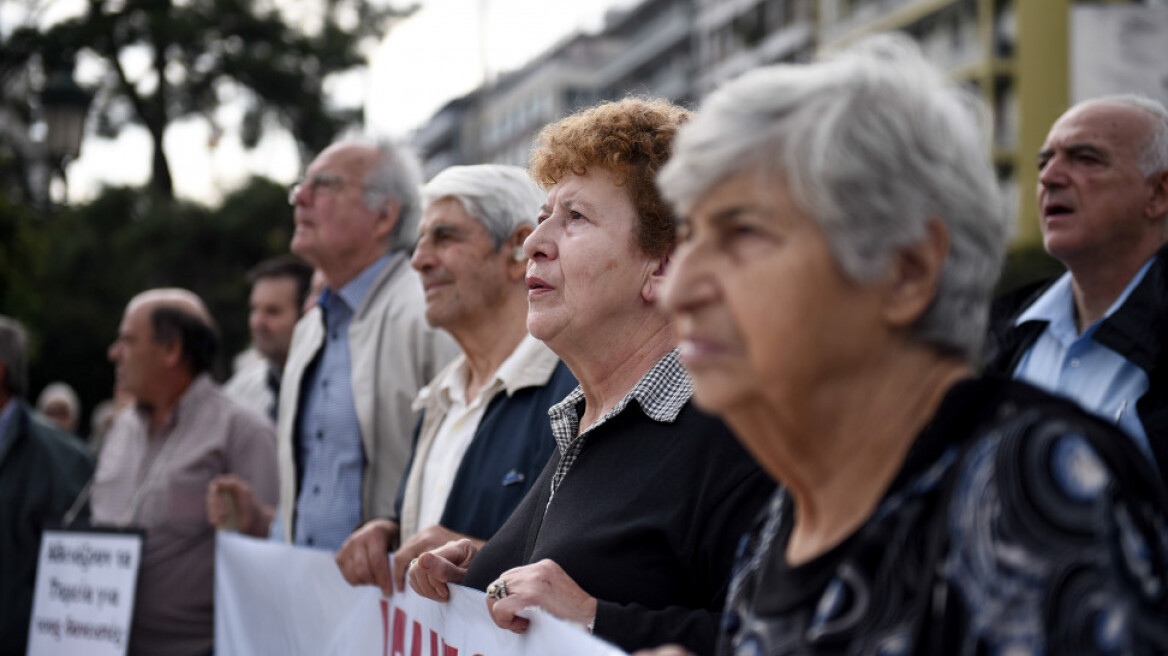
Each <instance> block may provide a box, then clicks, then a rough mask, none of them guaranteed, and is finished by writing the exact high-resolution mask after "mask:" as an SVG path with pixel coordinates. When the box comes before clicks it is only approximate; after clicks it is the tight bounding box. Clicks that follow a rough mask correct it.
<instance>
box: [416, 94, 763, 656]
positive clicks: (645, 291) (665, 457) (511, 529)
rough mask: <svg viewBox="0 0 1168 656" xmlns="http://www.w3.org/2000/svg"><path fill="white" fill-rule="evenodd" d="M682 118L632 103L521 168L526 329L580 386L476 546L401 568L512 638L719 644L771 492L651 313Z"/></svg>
mask: <svg viewBox="0 0 1168 656" xmlns="http://www.w3.org/2000/svg"><path fill="white" fill-rule="evenodd" d="M687 119H688V113H687V112H686V111H685V110H683V109H681V108H679V107H676V106H674V105H671V104H669V103H667V102H664V101H643V100H632V99H627V100H624V101H621V102H616V103H606V104H603V105H600V106H597V107H593V108H591V109H588V110H585V111H583V112H580V113H578V114H575V115H573V116H569V117H568V118H566V119H564V120H562V121H560V122H558V123H555V124H553V125H551V126H548V127H547V128H545V129H544V131H543V132H542V133H541V135H540V143H539V145H538V147H537V149H536V151H535V153H534V154H533V156H532V165H531V172H532V175H533V177H534V178H535V180H536V182H538V183H540V184H541V185H542V186H543V187H545V188H546V189H547V190H548V198H547V203H546V204H545V205H544V207H543V209H542V211H541V213H540V216H539V225H538V227H537V228H536V230H535V232H533V233H532V234H531V236H530V237H528V239H527V241H526V243H525V245H524V250H525V251H526V253H527V256H528V257H529V258H530V260H529V264H528V268H527V282H528V288H529V296H528V317H527V327H528V330H529V331H530V332H531V334H532V335H533V336H535V337H536V338H538V339H541V340H543V341H544V342H545V343H546V344H547V345H548V346H549V347H550V348H551V349H552V350H553V351H555V352H556V354H558V355H559V356H560V357H561V358H562V359H563V360H564V362H565V363H567V365H568V367H569V368H571V370H572V373H573V374H575V375H576V378H577V380H579V381H580V386H579V387H578V388H577V389H576V390H575V391H574V392H573V393H572V394H570V395H569V396H568V397H567V398H566V399H564V401H563V402H561V403H559V404H558V405H556V406H554V407H553V408H552V409H551V410H550V411H549V415H550V418H551V421H552V430H553V433H554V434H555V436H556V441H557V446H558V449H557V451H556V452H555V454H554V455H553V457H552V459H551V461H550V462H549V463H548V466H547V467H546V468H545V469H544V471H543V473H542V475H541V477H540V480H539V481H537V482H536V484H535V485H534V487H533V488H532V490H531V492H530V493H529V494H528V496H527V498H526V499H524V501H523V502H522V503H521V504H520V505H519V507H518V508H517V509H516V510H515V513H514V514H513V515H512V516H511V518H510V519H509V520H508V521H507V523H506V524H504V526H503V527H502V528H500V529H499V532H498V533H496V534H495V536H494V537H492V538H491V539H490V540H488V542H487V543H486V545H485V546H483V548H482V549H481V550H477V551H476V549H475V548H474V546H473V545H472V544H471V543H470V542H469V541H460V542H451V543H449V544H447V545H445V546H444V547H442V548H440V549H437V550H434V551H431V552H427V553H425V554H423V555H422V556H421V557H420V558H419V559H418V560H417V561H416V562H415V563H414V564H413V566H411V567H410V573H409V577H410V583H411V585H412V586H413V588H414V589H415V590H416V591H417V592H419V593H420V594H423V595H425V596H428V597H430V598H432V599H439V600H442V599H445V598H446V597H447V596H448V590H447V588H446V584H447V583H464V584H466V585H468V586H471V587H475V588H478V589H485V590H487V592H488V599H487V604H488V607H489V609H490V612H491V615H492V617H493V618H494V620H495V622H496V623H497V624H498V625H499V626H501V627H504V628H509V629H511V630H515V631H522V630H524V629H525V628H526V625H527V620H525V619H523V618H521V617H518V616H517V614H516V613H517V612H519V611H521V610H522V609H524V608H527V607H529V606H538V607H540V608H542V609H544V610H545V611H548V612H550V613H551V614H552V615H555V616H557V617H560V618H562V619H566V620H569V621H573V622H576V623H578V624H580V625H583V626H586V627H588V628H589V629H590V630H592V631H593V632H594V633H595V634H597V635H598V636H600V637H602V638H605V639H607V640H609V641H611V642H614V643H616V644H617V645H619V646H621V647H623V648H625V649H636V648H640V647H645V646H650V645H656V644H659V643H661V642H662V641H663V640H669V641H672V642H678V643H680V644H683V645H685V646H686V647H688V648H689V649H691V650H693V651H695V652H698V653H704V652H709V651H711V650H712V649H713V645H714V635H715V631H716V627H717V622H718V616H719V612H720V611H721V608H722V603H723V601H722V599H723V597H724V596H725V592H726V586H727V582H728V579H729V574H730V565H731V562H732V560H733V552H734V549H735V546H736V543H737V537H738V536H739V535H741V534H743V533H744V531H745V530H746V528H747V527H748V526H749V524H750V521H751V519H752V517H753V516H754V515H755V513H756V512H758V511H759V510H760V509H761V507H762V503H763V501H764V499H765V498H766V497H767V496H768V495H769V493H770V490H771V489H772V488H773V483H772V482H771V481H770V480H769V479H768V478H767V477H766V476H765V474H763V473H762V472H761V470H760V469H758V468H757V467H756V466H755V465H754V464H752V462H751V461H750V458H749V456H748V455H747V454H746V453H745V452H744V451H743V450H742V449H741V448H740V447H739V446H738V445H737V444H736V442H735V440H734V438H733V436H732V435H731V434H730V432H729V431H728V429H727V428H726V426H725V425H724V424H722V423H721V422H720V421H719V420H717V419H714V418H713V417H711V416H709V415H706V414H704V413H703V412H702V411H700V410H698V409H697V408H695V407H694V406H693V405H692V403H691V402H690V396H691V394H692V391H693V385H692V383H691V382H690V379H689V376H688V374H686V372H685V370H684V368H683V367H682V366H681V363H680V361H679V359H678V352H677V350H676V348H675V344H676V339H675V337H674V333H673V330H672V328H671V326H670V323H669V319H668V317H667V316H666V315H665V314H664V313H663V312H662V310H660V309H659V308H658V307H657V300H658V296H659V295H660V290H661V284H662V281H663V275H664V273H665V269H666V266H667V264H668V262H669V253H670V252H671V250H672V248H673V245H674V240H675V236H676V232H675V228H674V224H673V215H672V212H671V211H670V209H669V207H668V206H667V205H666V204H665V203H664V201H663V200H662V199H661V196H660V195H659V194H658V192H657V189H656V187H655V186H654V177H655V176H656V174H657V171H658V170H659V169H660V168H661V166H662V165H663V164H664V163H665V161H666V160H667V159H668V157H669V155H670V153H671V146H670V142H671V141H672V138H673V136H674V134H675V133H676V131H677V128H678V127H679V126H680V125H681V123H682V122H684V121H685V120H687Z"/></svg>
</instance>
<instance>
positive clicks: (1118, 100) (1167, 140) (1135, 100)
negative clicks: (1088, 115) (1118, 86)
mask: <svg viewBox="0 0 1168 656" xmlns="http://www.w3.org/2000/svg"><path fill="white" fill-rule="evenodd" d="M1085 105H1119V106H1122V107H1130V108H1132V109H1136V110H1139V111H1141V112H1143V113H1145V114H1147V115H1148V117H1149V118H1151V119H1152V131H1151V134H1149V135H1148V141H1147V142H1146V143H1144V144H1143V147H1142V148H1141V149H1140V161H1139V163H1138V166H1139V167H1140V173H1142V174H1143V175H1144V177H1150V176H1152V175H1155V174H1156V173H1159V172H1161V171H1168V109H1165V108H1164V105H1162V104H1160V103H1159V102H1157V101H1155V100H1153V99H1151V98H1149V97H1147V96H1141V95H1139V94H1134V93H1125V94H1117V95H1113V96H1100V97H1098V98H1090V99H1088V100H1084V101H1082V102H1079V103H1077V104H1076V105H1075V106H1074V107H1072V108H1071V109H1076V108H1078V107H1083V106H1085ZM1068 111H1069V110H1068Z"/></svg>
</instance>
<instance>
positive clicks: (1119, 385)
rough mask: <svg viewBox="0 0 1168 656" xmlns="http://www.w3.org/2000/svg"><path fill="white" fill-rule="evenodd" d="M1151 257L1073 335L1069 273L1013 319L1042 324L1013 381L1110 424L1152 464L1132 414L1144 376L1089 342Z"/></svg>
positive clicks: (1144, 386)
mask: <svg viewBox="0 0 1168 656" xmlns="http://www.w3.org/2000/svg"><path fill="white" fill-rule="evenodd" d="M1155 261H1156V258H1155V257H1153V258H1152V259H1150V260H1148V262H1147V263H1145V264H1144V266H1143V268H1141V269H1140V270H1139V272H1137V273H1136V275H1135V276H1134V277H1133V278H1132V279H1131V282H1129V283H1128V285H1127V288H1126V289H1124V290H1123V293H1122V294H1120V295H1119V298H1118V299H1116V300H1115V303H1113V304H1112V305H1111V307H1110V308H1108V310H1107V313H1106V314H1104V315H1103V318H1102V319H1100V320H1099V321H1096V322H1095V323H1093V324H1091V325H1090V326H1088V327H1087V329H1086V330H1084V331H1083V334H1082V335H1080V334H1078V329H1077V327H1076V326H1075V299H1074V293H1073V291H1072V289H1071V274H1070V273H1069V272H1068V273H1065V274H1063V276H1062V277H1061V278H1059V279H1058V280H1057V281H1056V282H1055V283H1054V284H1053V285H1051V287H1050V289H1048V290H1046V292H1045V293H1044V294H1043V295H1042V296H1040V297H1038V300H1036V301H1035V302H1034V304H1033V305H1031V306H1030V307H1029V308H1028V309H1027V310H1026V311H1025V312H1023V313H1022V314H1021V315H1020V316H1019V317H1018V319H1017V320H1016V321H1015V325H1021V324H1023V323H1025V322H1027V321H1046V322H1048V323H1047V325H1046V329H1045V330H1043V331H1042V333H1041V334H1039V336H1038V339H1037V340H1036V341H1035V342H1034V346H1032V347H1030V350H1029V351H1027V352H1026V354H1025V355H1023V356H1022V359H1021V360H1020V361H1019V362H1018V366H1017V367H1016V368H1015V369H1014V377H1015V378H1018V379H1020V380H1024V381H1026V382H1028V383H1031V384H1033V385H1036V386H1038V387H1041V388H1042V389H1045V390H1047V391H1049V392H1053V393H1055V394H1061V395H1062V396H1066V397H1069V398H1070V399H1072V400H1073V401H1075V402H1076V403H1078V404H1079V405H1081V406H1083V408H1085V409H1086V410H1088V411H1090V412H1094V413H1095V414H1097V415H1099V416H1101V417H1103V419H1105V420H1107V421H1110V422H1114V423H1115V424H1116V425H1117V426H1119V428H1120V429H1121V430H1123V431H1124V432H1125V433H1127V434H1128V435H1130V436H1131V438H1132V441H1133V442H1135V444H1136V446H1138V447H1139V448H1140V450H1141V451H1143V452H1144V455H1146V456H1148V458H1149V459H1151V460H1152V462H1153V463H1154V462H1155V459H1154V458H1153V456H1152V448H1151V446H1150V445H1149V444H1148V435H1147V433H1145V432H1144V426H1143V424H1141V423H1140V418H1139V416H1138V415H1137V414H1136V401H1137V400H1139V398H1140V397H1141V396H1143V395H1144V393H1145V392H1147V391H1148V375H1147V373H1145V372H1144V370H1143V369H1140V368H1139V367H1137V366H1136V365H1135V364H1133V363H1132V362H1130V361H1129V360H1127V359H1126V358H1124V357H1123V356H1122V355H1120V354H1119V353H1116V352H1115V351H1113V350H1111V349H1109V348H1107V347H1106V346H1103V345H1102V344H1099V343H1098V342H1096V341H1095V338H1094V335H1095V331H1096V330H1098V329H1099V324H1100V323H1102V322H1103V320H1104V319H1106V318H1107V317H1110V316H1111V315H1112V314H1114V313H1115V311H1116V310H1118V309H1119V308H1120V307H1121V306H1123V304H1124V301H1126V300H1127V297H1128V296H1129V295H1131V293H1132V290H1133V289H1135V288H1136V286H1137V285H1139V284H1140V281H1141V280H1143V279H1144V275H1145V274H1146V273H1147V272H1148V269H1149V268H1150V267H1151V266H1152V263H1153V262H1155Z"/></svg>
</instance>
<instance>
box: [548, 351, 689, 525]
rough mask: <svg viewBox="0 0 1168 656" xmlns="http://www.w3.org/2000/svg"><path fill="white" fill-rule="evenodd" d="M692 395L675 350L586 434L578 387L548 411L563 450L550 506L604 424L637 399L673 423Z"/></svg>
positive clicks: (581, 392) (652, 416)
mask: <svg viewBox="0 0 1168 656" xmlns="http://www.w3.org/2000/svg"><path fill="white" fill-rule="evenodd" d="M691 396H693V381H692V380H690V377H689V373H688V372H686V370H685V367H683V366H682V365H681V357H680V356H679V354H678V350H677V349H673V350H672V351H670V352H669V353H668V354H667V355H666V356H665V357H663V358H661V359H660V360H658V361H657V364H655V365H653V367H652V368H651V369H649V371H647V372H646V373H645V375H644V376H642V377H641V380H639V381H637V384H636V385H634V386H633V389H631V390H629V393H628V394H626V395H625V397H624V398H623V399H621V400H620V403H617V404H616V405H615V406H613V407H612V409H611V410H609V411H608V412H606V413H604V416H603V417H601V418H600V419H598V420H596V423H594V424H592V425H591V426H589V427H588V428H586V429H584V430H583V431H581V430H580V415H581V414H583V412H584V389H583V388H582V387H580V386H577V387H576V389H574V390H572V393H571V394H569V395H568V396H567V397H566V398H565V399H564V400H563V401H560V402H559V403H557V404H555V405H553V406H552V407H551V408H549V409H548V416H549V417H550V418H551V422H552V435H554V436H555V438H556V446H557V447H558V448H559V450H560V463H559V465H557V466H556V471H555V474H553V475H552V490H551V496H549V497H548V503H549V504H550V503H551V497H554V496H555V494H556V489H557V488H559V487H560V483H561V482H563V480H564V477H565V476H567V475H568V471H569V470H571V469H572V465H573V464H575V462H576V458H578V457H579V456H580V451H581V450H582V449H583V448H584V443H585V442H586V441H587V440H588V435H589V434H590V433H591V432H593V431H595V430H596V429H597V428H598V427H599V426H601V425H603V424H604V422H606V421H608V420H609V419H611V418H613V417H615V416H616V415H618V414H620V413H621V411H623V410H624V409H625V407H627V406H628V405H629V403H631V402H632V401H633V400H634V399H635V400H636V401H637V403H639V404H640V405H641V410H642V411H644V413H645V415H646V416H647V417H649V418H650V419H652V420H654V421H658V422H661V423H673V421H674V420H676V419H677V415H678V414H680V413H681V409H682V407H683V406H685V402H686V401H688V400H689V398H690V397H691Z"/></svg>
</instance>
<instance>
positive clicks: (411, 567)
mask: <svg viewBox="0 0 1168 656" xmlns="http://www.w3.org/2000/svg"><path fill="white" fill-rule="evenodd" d="M418 558H421V556H418ZM418 558H415V559H413V560H411V561H410V564H409V565H406V571H407V572H408V571H410V570H411V569H413V568H414V565H417V564H418Z"/></svg>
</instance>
